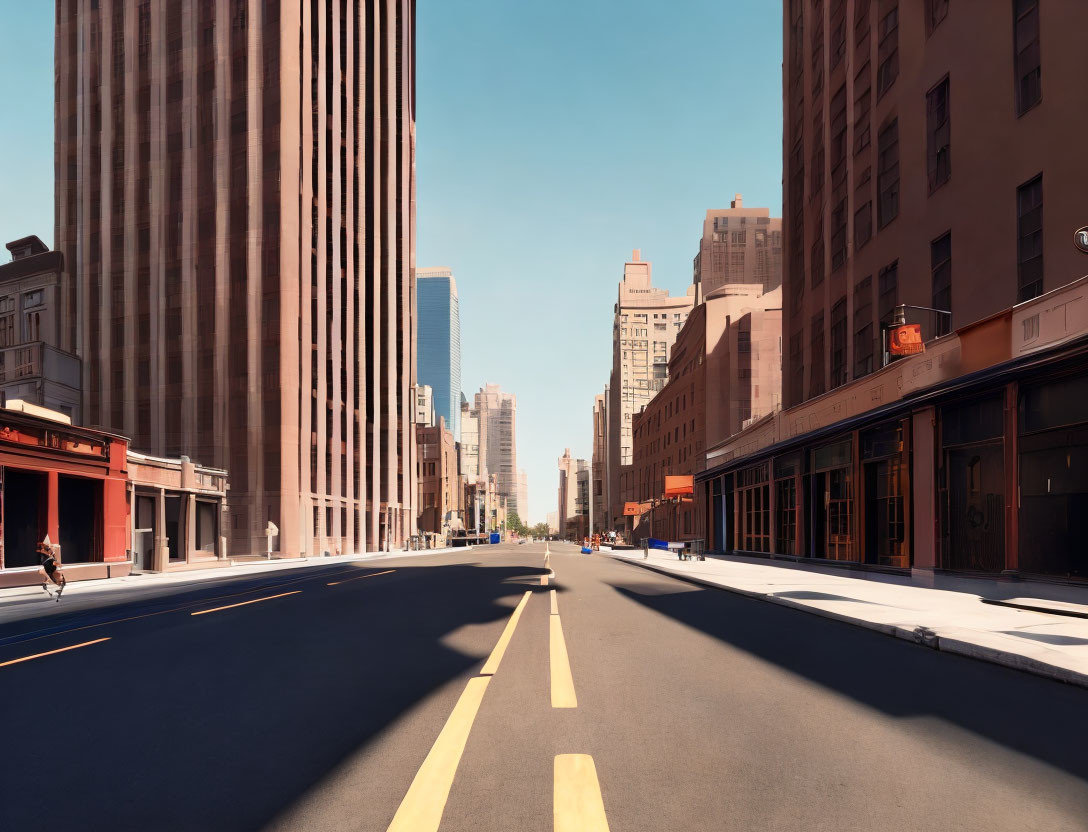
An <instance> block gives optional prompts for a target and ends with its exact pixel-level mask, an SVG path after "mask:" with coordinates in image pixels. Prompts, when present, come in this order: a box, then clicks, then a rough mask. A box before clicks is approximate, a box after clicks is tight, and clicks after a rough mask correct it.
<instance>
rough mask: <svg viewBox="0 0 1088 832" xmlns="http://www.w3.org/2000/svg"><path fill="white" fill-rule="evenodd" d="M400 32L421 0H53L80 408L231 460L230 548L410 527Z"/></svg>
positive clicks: (405, 68)
mask: <svg viewBox="0 0 1088 832" xmlns="http://www.w3.org/2000/svg"><path fill="white" fill-rule="evenodd" d="M414 41H415V3H414V2H412V0H382V2H367V3H354V2H353V3H346V2H343V0H341V2H339V3H337V2H330V0H310V2H304V3H287V2H283V0H264V2H260V3H256V2H252V0H217V2H197V1H196V0H173V2H169V3H163V2H151V0H127V2H122V0H96V2H94V3H87V2H81V1H80V0H58V2H57V6H56V44H55V46H56V49H55V54H56V117H55V125H56V128H55V129H56V160H55V164H56V240H57V248H58V249H59V250H61V251H63V253H64V258H65V262H66V263H67V267H68V268H67V276H66V284H65V286H64V287H63V291H62V296H63V297H62V302H63V316H64V317H63V320H64V321H65V328H64V332H63V338H62V346H63V347H64V348H65V349H71V350H75V351H77V352H78V353H79V354H80V355H81V356H82V358H83V389H84V396H85V400H84V401H85V413H84V418H85V419H86V421H87V422H88V423H91V424H99V425H103V426H106V427H108V428H111V429H113V430H117V431H119V432H122V433H125V434H127V435H129V436H131V437H132V438H133V444H134V446H135V447H136V448H138V449H141V450H146V451H149V452H151V453H156V454H168V455H178V454H187V455H189V456H191V457H193V458H195V459H198V460H200V461H201V462H203V463H205V464H210V465H216V466H222V467H225V468H228V469H229V471H230V482H231V500H230V502H231V508H232V517H231V522H230V523H229V524H227V525H228V527H227V528H226V529H225V530H224V532H225V533H226V534H227V535H228V536H229V538H230V543H231V548H232V551H234V552H236V553H239V554H244V553H246V552H253V551H263V549H264V546H265V538H264V534H263V532H264V529H265V527H266V524H267V523H268V522H269V521H272V522H274V523H276V525H277V526H278V528H279V535H278V538H277V539H275V540H274V546H275V548H276V549H278V550H279V551H280V552H282V553H283V554H286V555H298V554H300V553H302V552H307V553H314V552H321V551H335V550H340V551H355V550H361V549H362V548H364V547H365V548H366V549H376V548H379V547H384V546H387V545H392V546H396V545H398V544H400V543H401V542H402V541H403V540H404V539H405V538H406V536H407V535H408V534H409V533H410V532H411V530H412V526H413V524H414V514H415V512H414V511H412V510H411V500H412V495H413V494H414V493H415V487H414V478H415V473H414V470H415V465H414V460H413V458H412V455H413V453H414V451H413V449H414V440H413V437H412V435H411V432H410V417H411V408H412V395H411V391H412V385H413V383H414V379H413V374H414V368H415V360H414V356H413V354H412V353H413V348H414V347H413V339H412V322H411V318H410V316H411V310H412V307H413V292H414V286H413V281H412V280H411V273H412V269H413V268H414V245H415V232H414V223H415V219H414V217H415V204H414V199H415V173H414V142H415V117H414V112H415V101H414V83H415V82H414V67H415V58H414V50H415V45H414Z"/></svg>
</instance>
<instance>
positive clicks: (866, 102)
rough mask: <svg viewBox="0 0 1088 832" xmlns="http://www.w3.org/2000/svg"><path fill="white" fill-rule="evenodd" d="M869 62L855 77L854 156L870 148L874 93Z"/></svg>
mask: <svg viewBox="0 0 1088 832" xmlns="http://www.w3.org/2000/svg"><path fill="white" fill-rule="evenodd" d="M869 66H870V65H869V62H868V61H866V62H865V66H863V67H862V68H861V71H860V72H858V74H857V75H855V76H854V90H855V92H854V155H855V156H856V155H857V154H859V153H861V151H863V150H864V149H865V148H867V147H868V146H869V143H870V138H869V112H870V111H871V110H872V107H873V91H872V87H871V86H870V80H869Z"/></svg>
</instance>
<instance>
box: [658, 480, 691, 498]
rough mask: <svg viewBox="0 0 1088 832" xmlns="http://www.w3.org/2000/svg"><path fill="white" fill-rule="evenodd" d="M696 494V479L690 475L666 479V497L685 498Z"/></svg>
mask: <svg viewBox="0 0 1088 832" xmlns="http://www.w3.org/2000/svg"><path fill="white" fill-rule="evenodd" d="M694 493H695V477H693V476H691V475H690V474H689V475H687V476H679V477H665V496H666V497H683V496H685V495H686V494H694Z"/></svg>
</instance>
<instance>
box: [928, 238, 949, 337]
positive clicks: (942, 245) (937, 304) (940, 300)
mask: <svg viewBox="0 0 1088 832" xmlns="http://www.w3.org/2000/svg"><path fill="white" fill-rule="evenodd" d="M929 261H930V269H931V271H932V273H933V308H934V309H943V310H944V311H946V312H951V311H952V232H951V231H949V232H948V233H947V234H945V235H943V236H941V237H938V238H937V239H936V240H934V241H933V242H932V243H930V244H929ZM934 317H935V318H936V319H937V320H936V322H935V324H936V327H935V331H936V334H937V336H938V337H939V336H941V335H947V334H948V333H949V332H950V331H951V330H952V316H951V315H937V314H934Z"/></svg>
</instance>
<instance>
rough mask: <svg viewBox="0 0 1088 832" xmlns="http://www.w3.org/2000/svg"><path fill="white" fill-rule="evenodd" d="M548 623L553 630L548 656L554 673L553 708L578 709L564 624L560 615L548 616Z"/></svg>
mask: <svg viewBox="0 0 1088 832" xmlns="http://www.w3.org/2000/svg"><path fill="white" fill-rule="evenodd" d="M548 621H549V626H550V628H551V638H550V639H549V640H548V641H549V645H548V647H549V650H548V654H549V659H550V664H551V671H552V707H553V708H577V707H578V697H577V696H575V695H574V677H573V676H572V675H571V672H570V660H569V659H568V658H567V643H566V641H564V640H563V623H562V622H561V621H560V619H559V616H558V615H550V616H548Z"/></svg>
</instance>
